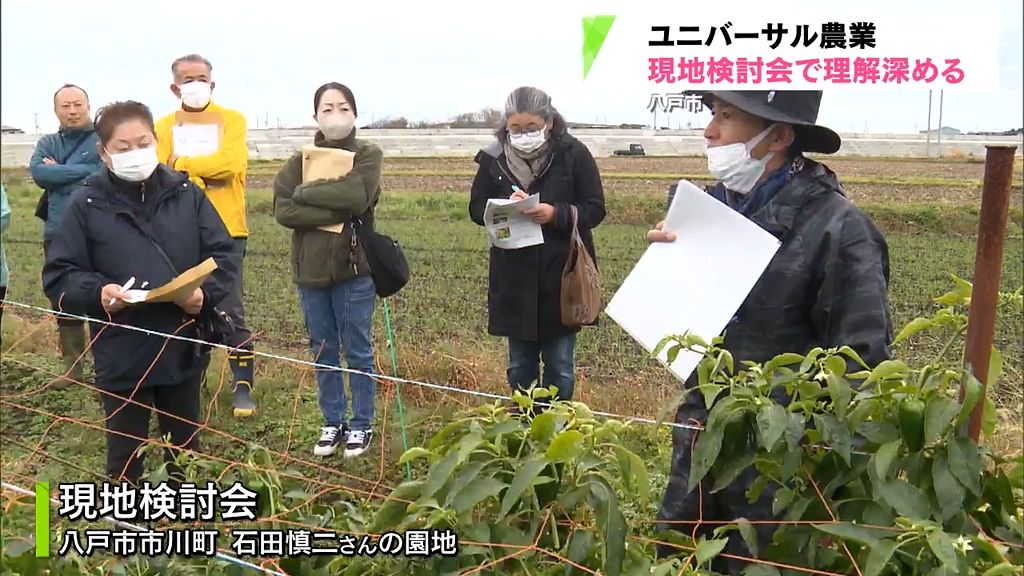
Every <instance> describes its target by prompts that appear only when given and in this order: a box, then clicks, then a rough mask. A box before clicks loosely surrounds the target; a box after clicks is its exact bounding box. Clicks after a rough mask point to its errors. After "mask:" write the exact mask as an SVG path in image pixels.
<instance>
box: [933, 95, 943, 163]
mask: <svg viewBox="0 0 1024 576" xmlns="http://www.w3.org/2000/svg"><path fill="white" fill-rule="evenodd" d="M943 92H945V91H944V90H939V133H938V134H937V135H936V136H935V149H936V152H937V153H938V155H939V157H940V158H941V157H942V95H943Z"/></svg>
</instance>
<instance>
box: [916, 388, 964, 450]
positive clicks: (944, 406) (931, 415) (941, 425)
mask: <svg viewBox="0 0 1024 576" xmlns="http://www.w3.org/2000/svg"><path fill="white" fill-rule="evenodd" d="M959 412H960V405H959V404H958V403H957V402H956V401H954V400H951V399H949V398H946V397H945V396H935V397H933V398H932V399H931V400H929V401H928V404H927V406H926V407H925V409H924V443H925V445H926V446H927V445H928V444H931V443H932V442H935V441H936V440H938V439H939V438H940V437H941V436H942V434H943V433H944V432H945V431H946V430H948V429H949V426H950V424H952V423H953V418H955V417H956V415H957V414H958V413H959Z"/></svg>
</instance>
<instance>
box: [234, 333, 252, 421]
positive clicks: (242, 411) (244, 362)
mask: <svg viewBox="0 0 1024 576" xmlns="http://www.w3.org/2000/svg"><path fill="white" fill-rule="evenodd" d="M255 360H256V356H255V355H254V354H253V353H252V352H251V351H248V350H240V351H238V352H232V353H230V354H228V364H230V365H231V373H232V375H233V376H234V380H235V383H234V387H233V389H232V392H233V395H234V396H233V405H234V412H233V413H234V416H235V418H248V417H249V416H252V415H253V414H255V413H256V403H255V402H253V399H252V390H253V385H254V384H255V380H256V369H255V366H254V365H253V363H254V362H255Z"/></svg>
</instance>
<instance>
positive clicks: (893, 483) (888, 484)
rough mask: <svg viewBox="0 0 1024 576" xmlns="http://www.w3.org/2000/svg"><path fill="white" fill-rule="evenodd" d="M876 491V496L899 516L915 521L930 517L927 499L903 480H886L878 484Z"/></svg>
mask: <svg viewBox="0 0 1024 576" xmlns="http://www.w3.org/2000/svg"><path fill="white" fill-rule="evenodd" d="M877 490H878V495H879V496H881V497H882V499H883V500H885V502H886V503H887V504H888V505H889V506H891V507H892V508H893V509H894V510H896V512H897V513H898V514H899V515H900V516H905V517H907V518H912V519H915V520H927V519H928V518H930V517H931V507H930V506H929V505H928V499H927V498H925V497H924V494H922V493H921V490H919V489H918V488H917V487H916V486H913V485H912V484H910V483H908V482H905V481H903V480H886V481H884V482H879V483H878V486H877Z"/></svg>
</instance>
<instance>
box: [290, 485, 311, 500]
mask: <svg viewBox="0 0 1024 576" xmlns="http://www.w3.org/2000/svg"><path fill="white" fill-rule="evenodd" d="M284 497H285V498H291V499H293V500H309V495H308V494H306V491H305V490H302V489H301V488H295V489H293V490H289V491H287V492H285V493H284Z"/></svg>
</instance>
